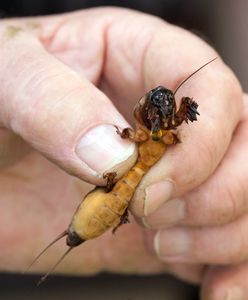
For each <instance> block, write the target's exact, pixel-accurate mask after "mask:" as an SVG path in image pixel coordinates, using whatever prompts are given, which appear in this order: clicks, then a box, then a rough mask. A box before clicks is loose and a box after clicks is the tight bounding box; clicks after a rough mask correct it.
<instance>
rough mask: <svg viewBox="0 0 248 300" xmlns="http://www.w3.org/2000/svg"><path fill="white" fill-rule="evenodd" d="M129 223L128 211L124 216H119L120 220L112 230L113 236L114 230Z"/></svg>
mask: <svg viewBox="0 0 248 300" xmlns="http://www.w3.org/2000/svg"><path fill="white" fill-rule="evenodd" d="M127 223H130V221H129V219H128V209H126V210H125V212H124V214H123V215H122V216H121V218H120V222H119V224H118V225H117V226H115V228H114V229H113V230H112V233H113V234H115V232H116V230H117V229H118V228H119V227H120V226H121V225H123V224H127Z"/></svg>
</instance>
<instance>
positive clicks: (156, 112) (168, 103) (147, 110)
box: [135, 86, 176, 132]
mask: <svg viewBox="0 0 248 300" xmlns="http://www.w3.org/2000/svg"><path fill="white" fill-rule="evenodd" d="M175 112H176V101H175V97H174V94H173V92H172V91H171V90H169V89H166V88H165V87H163V86H158V87H156V88H155V89H152V90H151V91H150V92H148V93H147V94H146V95H145V96H144V97H143V98H141V100H140V101H139V103H138V105H137V107H136V108H135V116H136V117H137V118H138V120H139V121H141V122H142V124H143V125H145V126H146V128H147V129H149V130H151V131H152V132H157V131H159V130H160V129H167V127H168V124H169V123H171V120H172V119H173V117H174V115H175Z"/></svg>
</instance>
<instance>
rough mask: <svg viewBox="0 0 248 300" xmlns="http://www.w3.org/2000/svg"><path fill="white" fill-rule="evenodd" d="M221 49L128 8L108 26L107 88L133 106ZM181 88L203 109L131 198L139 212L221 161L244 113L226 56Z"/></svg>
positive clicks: (200, 178)
mask: <svg viewBox="0 0 248 300" xmlns="http://www.w3.org/2000/svg"><path fill="white" fill-rule="evenodd" d="M123 28H125V31H124V32H123V30H122V29H123ZM120 31H122V35H121V38H120V37H119V36H118V35H119V34H120ZM215 56H216V52H215V51H214V49H213V48H211V47H210V46H209V45H207V44H206V43H205V42H204V41H202V40H201V39H200V38H198V37H196V36H195V35H193V34H191V33H190V32H187V31H185V30H183V29H180V28H178V27H175V26H172V25H169V24H168V23H166V22H164V21H162V20H159V19H157V18H151V17H148V16H146V15H143V14H136V15H135V14H131V15H130V14H129V15H124V16H123V18H120V19H119V20H118V21H116V22H115V23H113V24H112V25H111V27H110V28H109V31H108V52H107V56H106V59H107V60H106V62H105V70H104V78H103V88H104V90H105V91H107V93H108V95H109V96H110V97H111V98H112V99H117V98H118V100H116V101H115V103H116V106H117V107H119V108H120V109H121V111H124V112H126V113H128V111H130V106H131V104H132V105H133V104H134V99H135V100H137V99H138V98H139V97H140V96H142V95H143V94H144V93H145V92H146V91H148V90H150V89H152V88H154V87H156V86H158V85H163V86H165V87H167V88H169V89H171V90H172V91H174V90H175V88H176V87H177V86H178V84H179V83H180V82H181V81H182V79H184V78H185V77H186V76H187V75H189V74H190V73H191V72H193V71H195V70H196V69H197V68H198V67H200V66H201V65H203V64H204V63H206V62H207V61H209V60H210V59H211V58H214V57H215ZM182 96H187V97H190V98H194V100H195V101H197V103H198V104H199V111H200V114H201V116H200V118H199V121H198V122H197V123H195V124H190V126H187V125H185V124H184V125H182V126H181V127H180V129H179V134H180V138H181V141H182V143H181V144H180V145H177V146H174V147H171V148H169V149H168V151H167V153H166V155H165V156H164V157H163V158H162V159H161V160H160V161H159V163H157V164H156V165H155V166H154V167H153V168H152V170H151V171H150V172H149V173H148V174H147V175H146V176H145V178H144V180H143V181H142V182H141V184H140V185H139V188H138V189H137V191H136V194H135V197H134V199H133V202H132V205H131V208H132V210H133V212H134V213H135V214H136V215H138V216H144V215H148V214H150V213H151V212H152V211H154V210H155V209H156V208H157V207H158V206H159V205H160V204H162V203H163V202H165V201H166V200H168V199H170V198H171V197H177V196H180V195H182V194H184V193H185V192H187V191H190V190H191V189H193V188H195V187H196V186H198V185H199V184H201V183H202V182H204V180H206V178H208V177H209V176H210V174H211V173H212V172H213V171H214V170H215V168H216V167H217V165H218V164H219V163H220V161H221V159H222V157H223V156H224V154H225V152H226V150H227V148H228V145H229V143H230V140H231V136H232V133H233V131H234V129H235V127H236V125H237V123H238V121H239V119H240V116H241V110H242V100H241V88H240V85H239V83H238V81H237V79H236V78H235V76H234V75H233V73H232V72H231V71H230V69H229V68H228V67H227V66H226V65H225V64H224V63H223V62H222V61H221V59H218V60H217V61H216V62H214V63H212V64H210V65H209V66H207V67H206V68H204V69H203V70H201V71H200V72H198V73H197V74H196V75H195V76H193V77H192V78H190V80H188V81H187V83H185V84H184V85H183V86H182V87H181V88H180V89H179V91H178V92H177V95H176V98H177V101H178V102H179V101H180V99H181V98H182ZM154 184H155V185H154Z"/></svg>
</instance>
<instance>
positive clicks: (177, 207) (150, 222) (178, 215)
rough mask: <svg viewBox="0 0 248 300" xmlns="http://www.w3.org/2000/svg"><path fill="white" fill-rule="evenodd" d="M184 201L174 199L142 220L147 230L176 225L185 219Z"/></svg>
mask: <svg viewBox="0 0 248 300" xmlns="http://www.w3.org/2000/svg"><path fill="white" fill-rule="evenodd" d="M185 207H186V206H185V201H184V200H183V199H181V198H175V199H173V200H169V201H168V202H166V203H164V204H162V205H161V206H160V208H159V209H157V210H156V211H155V212H153V213H152V214H150V215H149V216H147V217H144V218H143V223H144V225H145V226H147V227H148V228H156V229H158V228H163V227H166V226H172V225H175V224H177V223H178V222H179V221H181V220H182V219H183V218H184V217H185Z"/></svg>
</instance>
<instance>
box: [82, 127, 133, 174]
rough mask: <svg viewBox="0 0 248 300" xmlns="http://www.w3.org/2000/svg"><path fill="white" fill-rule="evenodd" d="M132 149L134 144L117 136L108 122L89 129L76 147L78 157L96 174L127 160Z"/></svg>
mask: <svg viewBox="0 0 248 300" xmlns="http://www.w3.org/2000/svg"><path fill="white" fill-rule="evenodd" d="M134 151H135V144H134V143H131V142H130V141H128V140H124V139H122V138H121V137H120V136H118V135H117V133H116V129H115V127H114V126H113V125H110V124H102V125H99V126H96V127H93V128H92V129H90V130H89V131H88V132H86V133H85V134H84V135H83V137H82V138H81V140H80V141H79V143H78V145H77V147H76V153H77V155H78V156H79V158H80V159H81V160H82V161H83V162H84V163H86V164H87V165H88V166H89V167H90V168H91V169H92V170H93V171H94V172H97V173H98V174H102V173H104V172H105V171H106V170H109V169H111V168H113V167H114V166H116V165H117V164H120V163H121V162H123V161H125V160H127V159H128V158H129V157H130V156H131V155H132V154H133V153H134Z"/></svg>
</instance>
